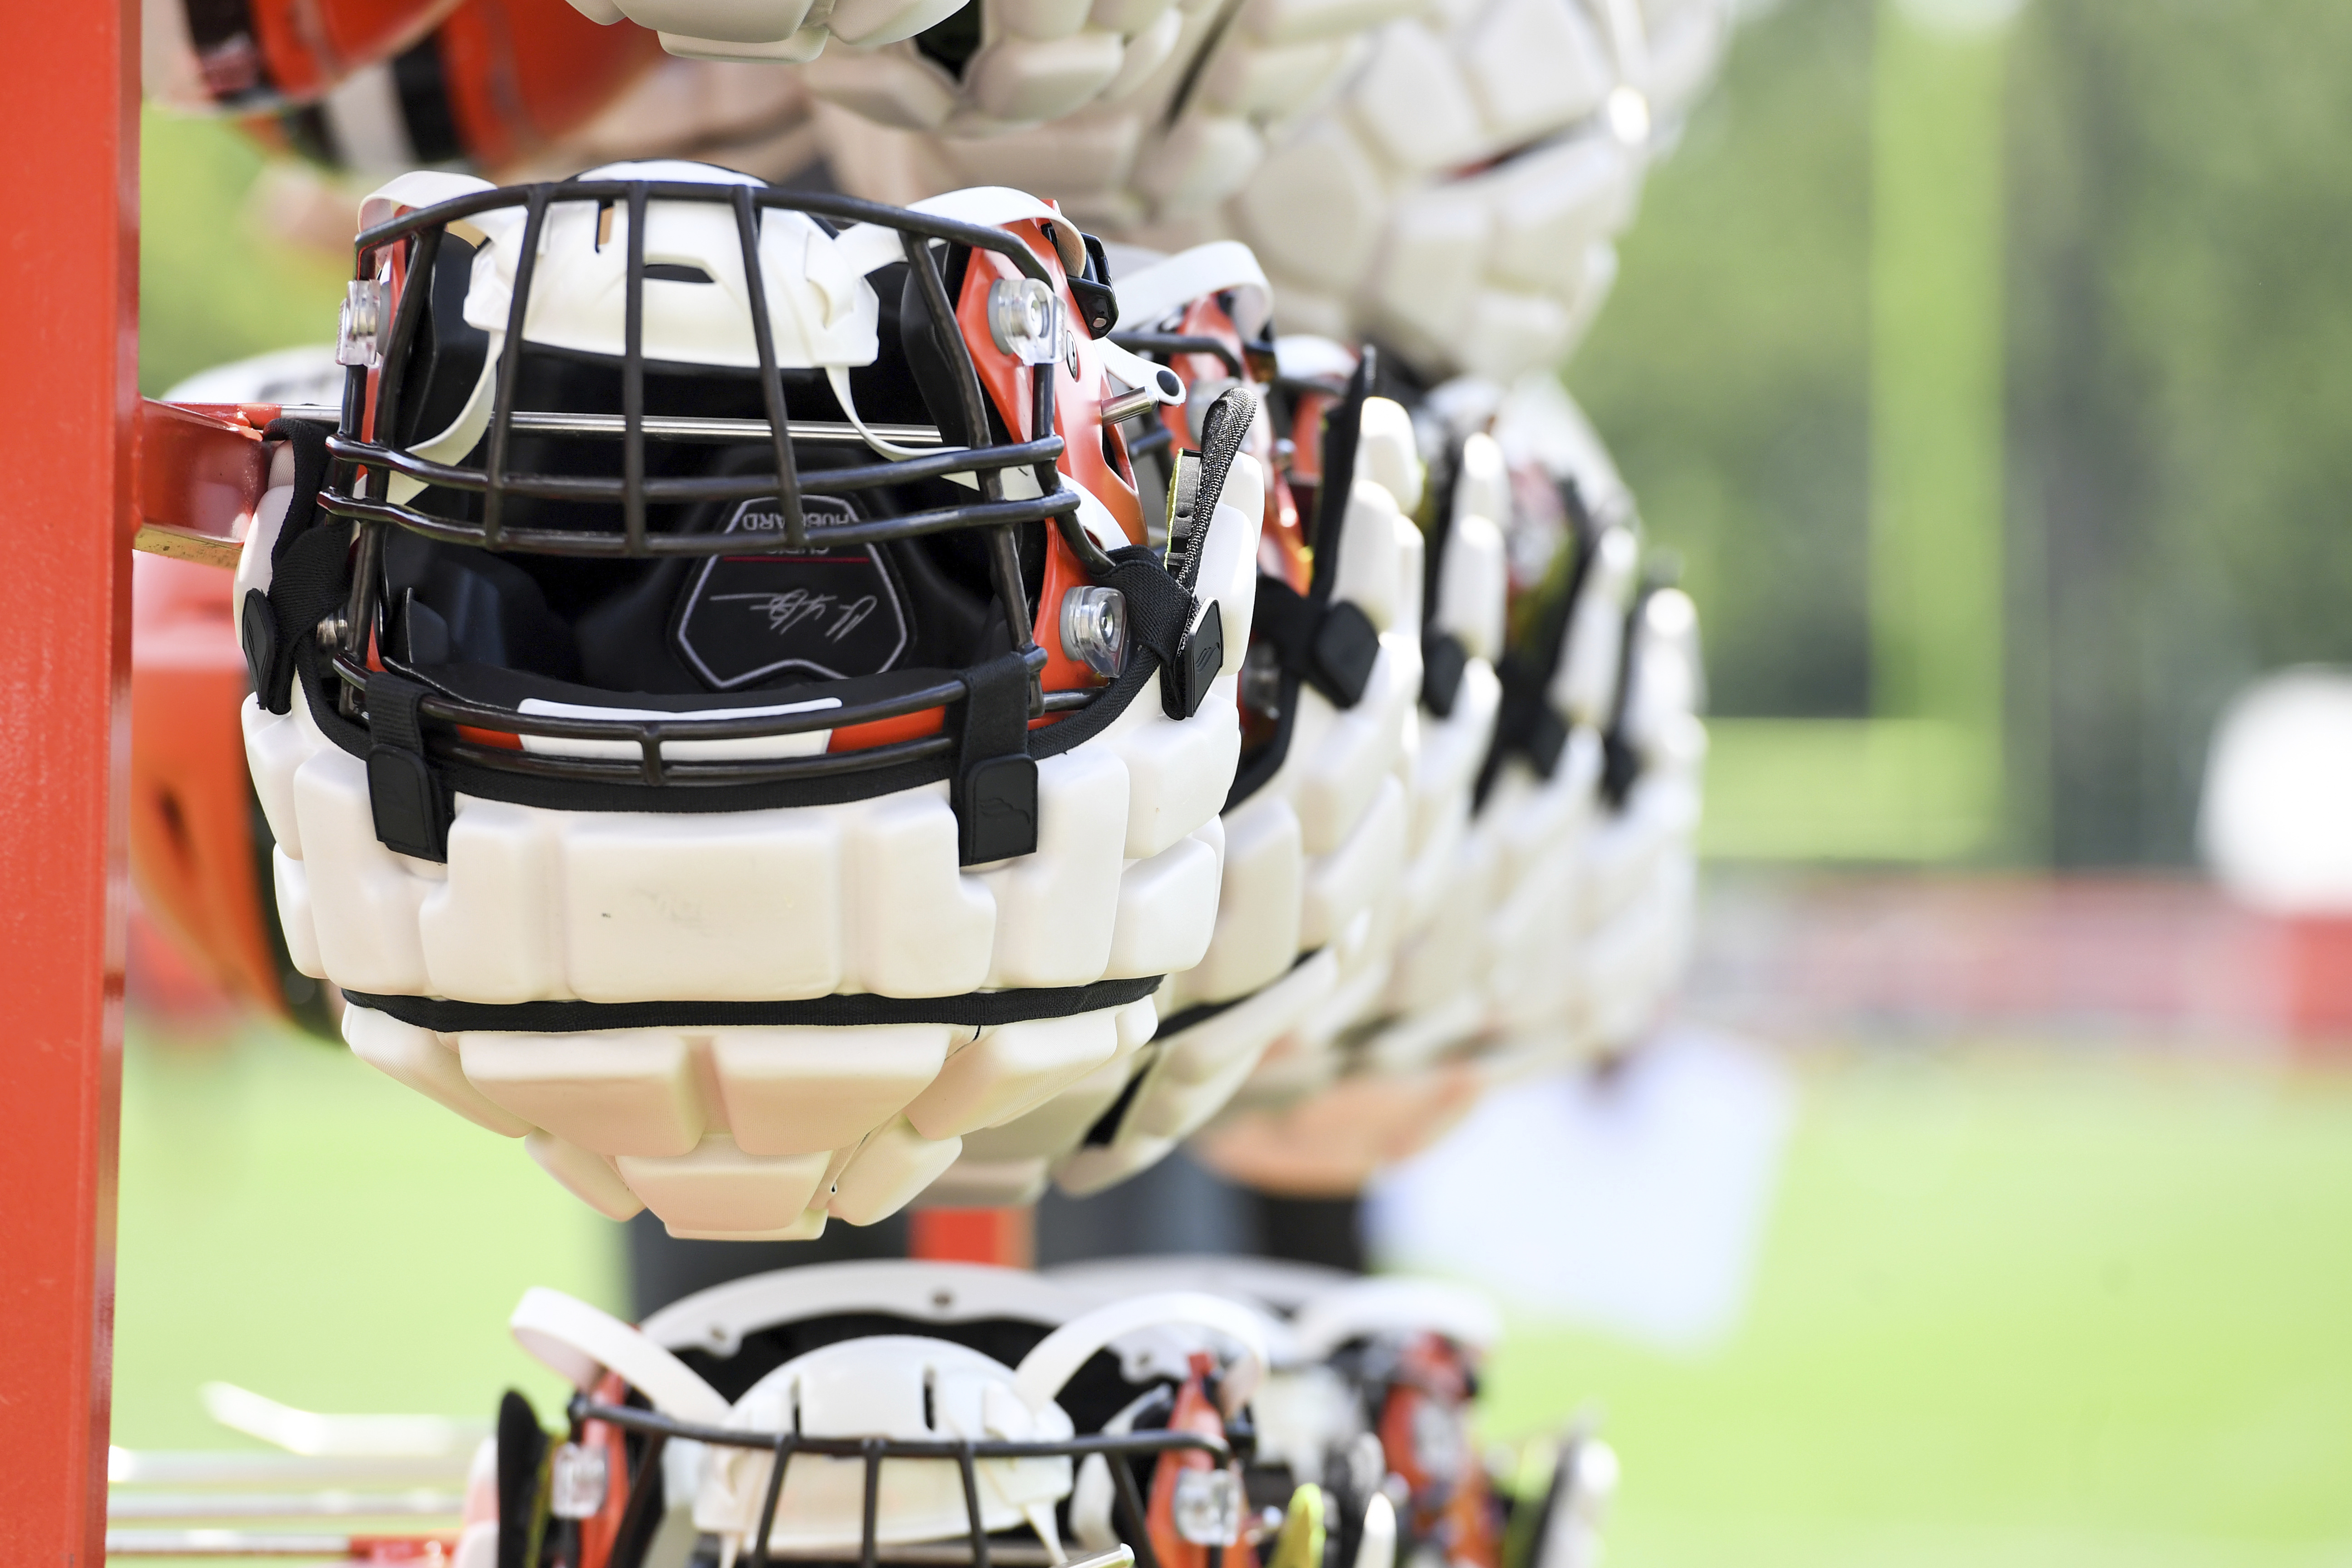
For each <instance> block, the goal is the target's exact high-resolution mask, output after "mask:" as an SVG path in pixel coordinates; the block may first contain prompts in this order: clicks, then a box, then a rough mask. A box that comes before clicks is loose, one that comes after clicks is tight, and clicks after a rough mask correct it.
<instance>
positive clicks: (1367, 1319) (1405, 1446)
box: [1050, 1257, 1507, 1568]
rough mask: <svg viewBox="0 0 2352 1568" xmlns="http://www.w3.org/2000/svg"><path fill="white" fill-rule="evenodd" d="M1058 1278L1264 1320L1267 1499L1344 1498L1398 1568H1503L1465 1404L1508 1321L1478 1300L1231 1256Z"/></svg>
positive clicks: (1260, 1479) (1071, 1270) (1259, 1479)
mask: <svg viewBox="0 0 2352 1568" xmlns="http://www.w3.org/2000/svg"><path fill="white" fill-rule="evenodd" d="M1050 1278H1052V1279H1055V1280H1056V1281H1062V1282H1066V1283H1068V1284H1070V1285H1072V1286H1075V1287H1076V1288H1078V1289H1083V1290H1089V1291H1094V1292H1097V1293H1099V1294H1100V1295H1101V1297H1102V1298H1103V1299H1105V1300H1116V1299H1118V1297H1120V1296H1123V1295H1129V1294H1133V1293H1137V1292H1142V1291H1154V1290H1172V1289H1196V1290H1206V1291H1210V1292H1213V1293H1215V1294H1218V1295H1223V1296H1229V1297H1231V1298H1233V1299H1234V1300H1238V1301H1243V1302H1246V1303H1248V1304H1249V1305H1250V1306H1252V1307H1255V1308H1256V1309H1258V1310H1261V1311H1264V1312H1265V1313H1266V1314H1268V1316H1269V1318H1270V1320H1271V1321H1272V1323H1273V1332H1272V1334H1271V1336H1270V1340H1269V1343H1270V1346H1271V1350H1272V1359H1271V1363H1270V1368H1271V1370H1270V1371H1269V1372H1268V1373H1267V1375H1266V1380H1265V1386H1264V1387H1263V1388H1261V1389H1260V1390H1259V1391H1258V1394H1257V1396H1256V1398H1255V1400H1254V1401H1253V1403H1252V1405H1251V1411H1252V1414H1253V1415H1255V1452H1254V1455H1253V1457H1252V1458H1251V1461H1250V1464H1251V1470H1252V1479H1253V1481H1254V1482H1255V1484H1256V1486H1257V1488H1258V1489H1259V1490H1260V1491H1262V1492H1265V1493H1279V1492H1281V1491H1282V1490H1284V1489H1287V1488H1290V1487H1293V1486H1296V1485H1297V1484H1299V1483H1301V1482H1313V1483H1315V1484H1316V1485H1318V1486H1319V1487H1320V1488H1322V1489H1324V1490H1325V1491H1326V1492H1327V1493H1329V1494H1331V1495H1332V1496H1334V1497H1335V1498H1337V1499H1339V1501H1340V1509H1339V1513H1340V1516H1341V1518H1342V1519H1343V1520H1345V1519H1351V1518H1360V1519H1362V1520H1363V1523H1364V1526H1365V1532H1366V1533H1367V1534H1372V1533H1384V1534H1386V1535H1387V1536H1388V1538H1389V1540H1388V1542H1387V1543H1385V1544H1382V1545H1381V1546H1380V1547H1379V1548H1378V1550H1380V1551H1382V1552H1392V1553H1393V1555H1394V1556H1395V1557H1396V1559H1397V1560H1398V1561H1400V1562H1403V1563H1426V1562H1429V1561H1437V1562H1443V1563H1460V1564H1475V1565H1478V1568H1501V1563H1502V1548H1503V1538H1504V1521H1505V1517H1506V1510H1507V1501H1506V1500H1505V1499H1503V1498H1502V1497H1501V1496H1499V1495H1498V1493H1497V1491H1496V1487H1495V1485H1494V1484H1493V1480H1492V1479H1491V1478H1490V1477H1489V1476H1488V1474H1487V1459H1486V1455H1485V1453H1484V1452H1483V1451H1482V1448H1481V1446H1480V1445H1479V1443H1478V1442H1477V1440H1476V1436H1475V1424H1474V1420H1473V1413H1472V1405H1471V1401H1472V1399H1473V1397H1474V1396H1475V1393H1476V1390H1477V1381H1478V1375H1479V1372H1480V1368H1481V1366H1482V1365H1483V1363H1484V1362H1485V1361H1486V1357H1487V1355H1488V1353H1489V1352H1491V1351H1492V1350H1493V1348H1494V1346H1495V1344H1496V1342H1497V1341H1498V1340H1499V1339H1500V1338H1501V1333H1502V1325H1501V1321H1500V1318H1499V1316H1498V1314H1497V1313H1496V1310H1495V1307H1494V1305H1493V1303H1492V1302H1490V1301H1489V1300H1486V1297H1485V1296H1483V1295H1482V1294H1480V1293H1479V1292H1477V1291H1475V1290H1473V1289H1466V1288H1465V1287H1463V1286H1459V1285H1454V1284H1449V1283H1446V1282H1444V1281H1439V1280H1433V1279H1409V1278H1401V1277H1395V1276H1384V1277H1381V1278H1377V1279H1367V1278H1363V1277H1360V1276H1357V1275H1351V1274H1346V1273H1342V1272H1340V1271H1339V1270H1337V1269H1330V1268H1320V1267H1318V1266H1316V1265H1312V1264H1300V1263H1295V1262H1277V1261H1274V1260H1270V1259H1265V1258H1226V1257H1190V1258H1188V1257H1168V1258H1119V1259H1112V1260H1106V1261H1102V1262H1097V1263H1085V1264H1077V1265H1073V1266H1070V1267H1067V1268H1059V1269H1055V1270H1054V1271H1053V1273H1052V1274H1051V1276H1050ZM1391 1500H1393V1504H1394V1506H1393V1507H1391ZM1375 1510H1376V1511H1377V1513H1378V1515H1379V1516H1380V1517H1378V1518H1366V1517H1365V1515H1366V1514H1367V1513H1368V1512H1371V1511H1375ZM1350 1549H1360V1548H1358V1547H1357V1543H1356V1542H1354V1541H1352V1540H1348V1541H1344V1542H1343V1549H1342V1554H1341V1560H1342V1561H1346V1560H1347V1557H1348V1555H1349V1552H1350Z"/></svg>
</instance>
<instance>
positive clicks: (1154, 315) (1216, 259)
mask: <svg viewBox="0 0 2352 1568" xmlns="http://www.w3.org/2000/svg"><path fill="white" fill-rule="evenodd" d="M1226 292H1231V293H1232V294H1233V295H1234V303H1233V307H1232V310H1231V314H1232V316H1233V319H1234V326H1235V327H1237V328H1239V329H1240V330H1241V334H1242V337H1243V338H1244V340H1248V341H1254V340H1255V339H1256V338H1258V337H1259V336H1260V335H1261V334H1263V333H1264V332H1265V327H1266V323H1267V322H1268V321H1270V320H1272V318H1273V316H1274V289H1273V286H1272V285H1270V284H1268V283H1267V282H1266V280H1265V268H1263V267H1260V266H1259V265H1258V264H1257V257H1256V255H1255V253H1253V252H1252V251H1251V249H1250V247H1248V246H1246V245H1244V244H1242V243H1241V242H1240V241H1239V240H1233V239H1222V240H1214V241H1212V242H1211V243H1209V244H1207V245H1196V246H1193V247H1192V248H1191V249H1189V250H1183V251H1179V252H1178V253H1177V254H1176V255H1174V256H1170V257H1166V258H1162V259H1160V260H1158V261H1155V262H1153V263H1152V264H1151V265H1150V266H1148V267H1145V268H1140V269H1139V270H1137V271H1133V272H1129V273H1127V274H1125V275H1124V276H1122V277H1121V278H1120V279H1118V314H1119V320H1120V321H1124V322H1126V323H1127V324H1128V325H1129V326H1130V327H1148V326H1150V325H1151V324H1152V323H1153V322H1155V321H1160V320H1162V319H1164V318H1165V317H1167V316H1169V315H1171V314H1173V313H1174V312H1176V311H1178V310H1182V309H1183V308H1184V307H1185V306H1187V305H1189V304H1191V303H1192V301H1193V300H1200V299H1205V298H1206V297H1207V296H1209V295H1212V294H1221V293H1226Z"/></svg>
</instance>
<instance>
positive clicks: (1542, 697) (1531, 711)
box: [1473, 479, 1602, 805]
mask: <svg viewBox="0 0 2352 1568" xmlns="http://www.w3.org/2000/svg"><path fill="white" fill-rule="evenodd" d="M1559 498H1560V503H1561V505H1562V506H1563V507H1564V508H1565V509H1566V510H1567V512H1568V524H1569V541H1568V544H1567V546H1566V549H1567V551H1568V552H1569V558H1568V562H1567V567H1568V570H1567V571H1566V573H1564V574H1562V579H1561V581H1560V582H1559V585H1558V587H1557V588H1556V589H1554V591H1553V594H1552V596H1551V597H1550V598H1549V600H1548V601H1547V602H1546V603H1545V604H1543V605H1540V606H1539V608H1538V613H1537V614H1536V616H1534V618H1533V621H1532V624H1531V625H1530V626H1529V627H1528V633H1527V635H1526V636H1525V637H1519V638H1515V639H1514V640H1513V642H1512V644H1511V646H1510V647H1507V648H1506V649H1504V650H1503V658H1502V661H1501V663H1500V665H1499V666H1498V668H1496V672H1495V673H1496V675H1498V676H1500V677H1501V678H1502V682H1503V701H1502V707H1501V709H1500V710H1498V711H1497V712H1496V716H1495V740H1494V743H1493V744H1492V745H1491V746H1490V747H1488V749H1487V752H1486V762H1485V763H1484V764H1483V765H1482V766H1481V767H1480V768H1479V770H1478V786H1477V789H1476V791H1475V795H1474V796H1473V798H1474V799H1475V801H1476V802H1478V803H1479V804H1482V805H1483V804H1484V803H1485V801H1486V795H1487V792H1488V791H1490V790H1492V789H1493V788H1494V787H1495V780H1496V778H1497V777H1498V776H1499V775H1500V774H1501V773H1502V770H1503V763H1505V762H1506V761H1507V760H1508V759H1509V758H1511V757H1513V756H1519V757H1524V758H1525V759H1526V760H1527V763H1528V766H1529V767H1531V768H1533V769H1534V770H1535V773H1536V776H1537V777H1538V778H1540V779H1549V778H1550V777H1551V775H1552V771H1553V770H1554V769H1555V768H1557V767H1559V757H1560V752H1563V751H1565V750H1566V749H1567V747H1568V720H1567V718H1566V716H1565V715H1563V714H1561V713H1560V712H1559V710H1557V709H1555V708H1554V707H1552V705H1551V680H1552V676H1553V675H1554V674H1555V673H1557V672H1558V670H1559V661H1560V659H1561V658H1563V657H1564V656H1565V652H1566V649H1565V647H1564V646H1563V645H1564V644H1565V643H1566V641H1567V638H1568V628H1569V626H1570V624H1571V623H1572V622H1573V621H1574V619H1575V616H1576V605H1577V602H1578V601H1579V600H1580V599H1581V598H1582V597H1583V596H1584V584H1586V582H1587V581H1589V580H1590V579H1591V575H1592V562H1593V558H1594V557H1595V556H1596V555H1598V554H1599V553H1600V552H1601V533H1602V528H1601V523H1600V521H1598V520H1597V519H1596V518H1594V517H1593V515H1592V509H1591V507H1589V506H1587V505H1586V504H1585V500H1584V491H1583V490H1582V489H1581V488H1580V487H1579V486H1578V484H1577V482H1576V481H1575V480H1574V479H1562V480H1561V481H1560V483H1559Z"/></svg>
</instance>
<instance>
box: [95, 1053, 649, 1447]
mask: <svg viewBox="0 0 2352 1568" xmlns="http://www.w3.org/2000/svg"><path fill="white" fill-rule="evenodd" d="M121 1170H122V1184H121V1231H120V1234H119V1237H118V1241H117V1248H116V1278H115V1372H114V1441H115V1442H116V1443H117V1444H119V1445H121V1446H122V1447H233V1446H239V1445H238V1442H237V1439H236V1438H234V1437H233V1436H231V1435H229V1434H226V1433H225V1432H223V1431H222V1430H221V1429H220V1428H219V1427H216V1426H214V1425H213V1424H212V1423H211V1421H210V1419H209V1418H208V1417H206V1415H205V1413H204V1411H203V1408H202V1407H201V1405H199V1404H198V1402H197V1394H196V1390H197V1388H198V1386H199V1385H200V1384H204V1383H205V1382H208V1381H211V1380H214V1379H220V1380H223V1381H226V1382H229V1383H235V1384H242V1385H244V1386H246V1387H247V1388H250V1389H252V1390H254V1391H255V1392H256V1393H258V1394H268V1396H270V1397H271V1398H273V1399H278V1400H283V1401H284V1402H286V1403H288V1404H289V1405H299V1406H302V1407H304V1408H306V1409H312V1410H329V1411H369V1412H374V1411H415V1412H425V1413H430V1414H436V1415H459V1416H467V1417H473V1418H478V1419H481V1420H483V1421H488V1419H489V1417H490V1416H491V1415H493V1414H494V1413H495V1410H496V1406H497V1403H498V1396H499V1391H500V1390H501V1389H503V1388H505V1387H507V1386H509V1385H510V1384H511V1385H515V1386H520V1387H522V1388H524V1389H525V1390H526V1391H527V1392H529V1393H530V1394H531V1396H532V1398H533V1400H534V1402H535V1403H536V1404H537V1405H539V1407H540V1413H541V1416H542V1417H543V1418H545V1419H548V1420H551V1421H552V1420H553V1419H554V1418H555V1416H556V1413H557V1412H558V1410H560V1408H561V1405H562V1392H561V1384H560V1383H559V1381H558V1380H557V1379H556V1378H555V1376H554V1375H553V1374H552V1373H546V1372H544V1371H543V1370H541V1368H540V1366H539V1364H538V1363H536V1362H534V1361H532V1360H530V1358H529V1357H528V1356H526V1355H524V1354H523V1352H521V1350H520V1349H519V1348H518V1347H517V1346H516V1345H515V1343H514V1342H513V1341H512V1340H511V1339H509V1337H508V1335H507V1332H506V1319H507V1314H508V1313H509V1311H511V1310H513V1308H514V1304H515V1302H516V1300H518V1299H519V1298H520V1296H521V1295H522V1292H523V1290H524V1289H525V1288H526V1287H528V1286H531V1285H552V1286H555V1287H557V1288H558V1289H565V1290H569V1291H571V1292H572V1293H573V1294H574V1295H578V1296H581V1297H583V1298H585V1299H587V1300H592V1301H595V1302H597V1303H599V1304H600V1305H604V1306H607V1307H611V1306H614V1305H617V1304H619V1303H620V1302H621V1301H622V1300H623V1297H624V1292H623V1291H622V1289H621V1284H620V1253H619V1240H618V1229H619V1227H618V1226H614V1225H613V1224H612V1222H610V1221H609V1220H606V1219H604V1218H602V1217H601V1216H599V1215H596V1214H594V1213H593V1212H591V1211H590V1210H589V1209H587V1208H586V1207H584V1206H583V1205H581V1204H580V1203H578V1202H577V1201H576V1200H574V1199H573V1198H572V1197H571V1196H570V1195H569V1194H566V1193H564V1192H563V1191H562V1189H561V1188H559V1187H557V1186H556V1184H554V1183H553V1182H552V1181H551V1180H549V1179H548V1177H547V1176H546V1175H545V1174H543V1173H541V1171H540V1169H539V1167H538V1166H537V1165H535V1164H533V1163H531V1160H530V1155H528V1154H526V1153H525V1152H523V1148H522V1145H521V1143H520V1142H517V1141H514V1140H510V1139H506V1138H501V1137H499V1136H497V1135H496V1134H494V1133H490V1132H485V1131H482V1130H481V1129H479V1128H478V1127H475V1126H474V1125H473V1124H471V1123H470V1122H467V1121H460V1120H459V1119H458V1118H457V1117H455V1116H452V1115H450V1114H449V1113H448V1112H447V1111H446V1110H442V1109H441V1108H440V1107H439V1106H437V1105H435V1104H433V1103H432V1102H431V1101H429V1100H425V1098H423V1097H422V1096H421V1095H418V1094H415V1093H414V1092H412V1091H410V1090H409V1089H404V1088H402V1087H401V1086H400V1085H398V1084H396V1083H394V1082H393V1081H392V1080H391V1079H388V1078H385V1077H384V1076H383V1075H382V1074H381V1073H378V1072H377V1071H375V1069H373V1068H370V1067H368V1066H367V1065H366V1064H364V1063H362V1061H360V1060H359V1059H358V1058H355V1057H353V1056H352V1055H351V1054H350V1053H349V1052H348V1051H346V1050H344V1049H342V1048H341V1047H340V1046H330V1045H326V1044H322V1043H319V1042H315V1041H311V1040H309V1039H299V1038H295V1037H290V1036H287V1035H282V1034H279V1033H278V1032H276V1031H274V1030H256V1031H254V1032H252V1033H250V1034H247V1035H246V1036H244V1037H240V1038H238V1039H236V1041H234V1042H232V1043H231V1044H229V1045H228V1046H226V1047H221V1048H218V1049H204V1050H197V1049H192V1048H190V1047H174V1046H170V1045H166V1044H163V1043H160V1042H158V1041H157V1040H155V1039H152V1038H150V1037H144V1036H142V1034H140V1033H138V1032H136V1031H134V1032H133V1034H132V1036H131V1039H130V1041H129V1044H128V1047H127V1048H126V1050H125V1052H124V1065H123V1085H122V1165H121Z"/></svg>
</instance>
